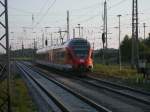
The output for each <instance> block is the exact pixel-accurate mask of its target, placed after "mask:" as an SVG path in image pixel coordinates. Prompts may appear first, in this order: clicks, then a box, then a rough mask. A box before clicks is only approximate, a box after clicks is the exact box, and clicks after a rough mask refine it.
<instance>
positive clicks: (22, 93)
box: [12, 75, 37, 112]
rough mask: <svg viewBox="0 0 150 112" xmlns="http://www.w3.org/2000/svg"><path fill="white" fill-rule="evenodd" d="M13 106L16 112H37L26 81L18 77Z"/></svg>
mask: <svg viewBox="0 0 150 112" xmlns="http://www.w3.org/2000/svg"><path fill="white" fill-rule="evenodd" d="M13 90H14V91H13V97H12V105H13V111H14V112H36V111H37V109H36V107H35V105H34V104H33V102H32V99H31V96H30V95H29V92H28V89H27V87H26V85H25V83H24V81H23V80H22V79H21V78H20V77H19V76H18V75H17V76H16V77H15V81H14V88H13Z"/></svg>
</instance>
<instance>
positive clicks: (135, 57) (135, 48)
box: [131, 0, 139, 68]
mask: <svg viewBox="0 0 150 112" xmlns="http://www.w3.org/2000/svg"><path fill="white" fill-rule="evenodd" d="M132 2H133V3H132V60H131V64H132V67H137V68H138V64H139V39H138V0H133V1H132Z"/></svg>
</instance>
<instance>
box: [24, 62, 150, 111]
mask: <svg viewBox="0 0 150 112" xmlns="http://www.w3.org/2000/svg"><path fill="white" fill-rule="evenodd" d="M25 64H26V65H28V66H30V67H31V68H33V69H34V70H35V71H37V72H39V73H40V74H43V75H45V77H52V78H53V79H55V80H57V81H58V82H59V83H61V84H63V85H65V86H67V87H69V88H71V89H72V90H74V91H78V92H79V93H80V94H82V95H83V96H86V97H88V98H89V99H90V100H92V101H94V102H96V103H97V104H102V105H103V106H104V107H105V108H107V109H109V110H112V111H114V112H133V111H136V112H143V111H144V112H149V111H150V108H149V104H147V103H145V102H142V101H140V100H136V99H135V98H131V97H128V95H123V94H120V93H118V92H114V91H112V90H109V89H106V88H104V87H98V86H95V85H99V84H100V85H101V86H106V87H107V88H111V87H110V86H108V85H104V84H102V83H100V80H99V81H98V80H96V79H95V80H94V79H91V77H84V78H83V77H82V78H79V77H68V76H69V75H67V74H70V73H61V72H59V71H57V72H56V73H55V70H54V71H53V73H51V72H48V71H47V72H46V71H45V70H44V71H43V69H40V68H37V67H33V66H32V65H31V64H29V63H25ZM86 81H88V82H86ZM91 83H92V84H91ZM115 88H116V90H117V91H121V92H123V90H122V89H119V88H117V87H115ZM131 89H132V88H131ZM124 91H125V90H124ZM135 91H136V90H135ZM127 93H128V92H127ZM137 93H138V90H137ZM142 93H143V92H142ZM147 94H148V93H147Z"/></svg>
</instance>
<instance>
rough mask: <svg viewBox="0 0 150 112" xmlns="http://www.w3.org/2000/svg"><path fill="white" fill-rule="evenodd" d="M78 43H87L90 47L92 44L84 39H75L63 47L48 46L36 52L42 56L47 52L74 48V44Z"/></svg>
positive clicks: (62, 45)
mask: <svg viewBox="0 0 150 112" xmlns="http://www.w3.org/2000/svg"><path fill="white" fill-rule="evenodd" d="M77 42H86V43H87V44H88V45H89V46H90V43H89V42H88V41H87V40H86V39H84V38H73V39H71V40H69V41H67V42H65V43H63V44H61V45H57V46H47V47H45V48H41V49H38V50H37V51H36V53H37V54H41V53H46V52H47V51H49V50H55V49H60V48H66V47H68V46H72V45H74V43H77Z"/></svg>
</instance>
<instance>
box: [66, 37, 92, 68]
mask: <svg viewBox="0 0 150 112" xmlns="http://www.w3.org/2000/svg"><path fill="white" fill-rule="evenodd" d="M69 52H70V55H71V60H72V68H73V69H74V70H76V71H91V70H92V68H93V49H92V48H91V45H90V43H89V42H88V41H87V40H85V39H83V38H75V39H73V40H71V41H70V43H69Z"/></svg>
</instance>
